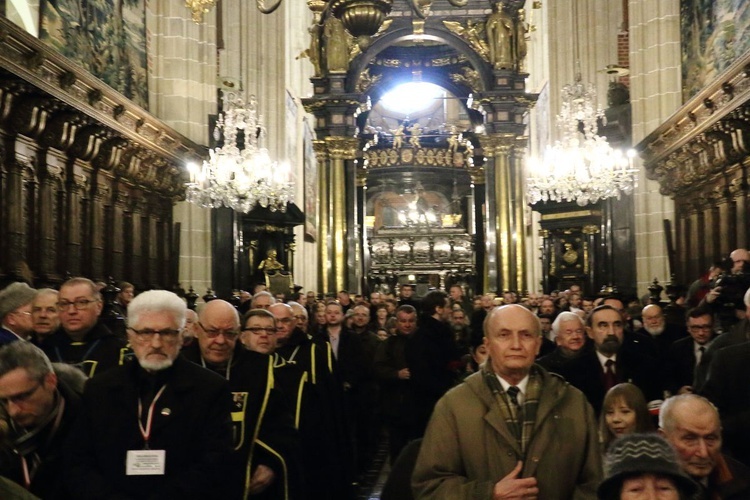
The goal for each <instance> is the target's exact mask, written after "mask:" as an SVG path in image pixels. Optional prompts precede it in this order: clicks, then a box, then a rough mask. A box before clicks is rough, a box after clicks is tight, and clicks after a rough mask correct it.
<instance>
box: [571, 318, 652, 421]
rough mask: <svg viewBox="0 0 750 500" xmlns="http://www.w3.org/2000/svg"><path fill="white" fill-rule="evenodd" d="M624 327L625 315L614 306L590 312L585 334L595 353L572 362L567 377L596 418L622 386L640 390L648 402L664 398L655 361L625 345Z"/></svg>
mask: <svg viewBox="0 0 750 500" xmlns="http://www.w3.org/2000/svg"><path fill="white" fill-rule="evenodd" d="M624 324H625V321H624V319H623V317H622V315H621V314H620V312H619V311H618V310H617V309H615V308H614V307H612V306H608V305H604V306H599V307H597V308H596V309H594V310H593V311H591V314H590V315H589V317H588V319H587V322H586V333H587V335H588V336H589V337H590V338H591V339H592V340H593V341H594V349H591V350H590V351H587V352H584V353H583V354H581V356H579V357H578V358H577V359H575V360H574V361H572V362H571V363H570V365H569V366H568V367H567V369H566V373H565V375H564V376H565V377H566V379H567V380H568V382H570V383H571V384H572V385H573V386H575V387H577V388H578V389H580V390H581V391H582V392H583V393H584V394H585V395H586V398H587V399H588V400H589V403H591V406H592V407H593V408H594V411H595V412H596V413H597V415H598V414H599V412H601V408H602V402H603V401H604V395H605V394H606V393H607V391H608V390H609V389H611V388H612V386H614V385H616V384H619V383H621V382H630V383H632V384H635V385H636V386H638V388H639V389H641V391H643V394H644V396H645V397H646V401H651V400H655V399H660V397H661V392H660V383H659V381H658V380H657V379H656V360H655V359H653V358H651V357H649V356H648V355H646V354H644V353H642V352H634V351H633V350H631V349H629V348H628V347H627V346H626V345H625V344H623V335H624V333H623V331H624Z"/></svg>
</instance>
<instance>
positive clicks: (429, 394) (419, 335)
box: [406, 290, 461, 435]
mask: <svg viewBox="0 0 750 500" xmlns="http://www.w3.org/2000/svg"><path fill="white" fill-rule="evenodd" d="M450 313H451V307H450V300H449V299H448V295H447V294H446V293H445V292H442V291H440V290H434V291H432V292H430V293H428V294H427V295H425V296H424V298H423V299H422V318H421V320H420V323H419V328H418V329H417V331H416V332H415V333H414V334H413V335H411V336H410V337H409V340H408V341H407V343H406V365H407V366H408V367H409V370H410V373H411V386H412V391H413V394H414V398H413V399H414V400H413V402H412V403H413V405H414V408H415V417H416V418H415V421H416V422H418V423H417V428H419V429H420V435H422V434H423V433H424V429H425V428H426V427H427V422H428V421H429V420H430V415H431V414H432V410H433V408H434V407H435V403H437V402H438V400H439V399H440V398H441V397H443V394H445V393H446V392H447V391H448V389H450V388H451V387H453V385H454V384H455V382H456V380H457V378H458V377H457V370H458V363H459V359H460V357H461V355H460V353H459V352H458V348H457V347H456V343H455V341H454V339H453V332H452V331H451V328H450V326H449V325H448V318H449V317H450Z"/></svg>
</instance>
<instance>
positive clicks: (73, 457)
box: [65, 290, 235, 500]
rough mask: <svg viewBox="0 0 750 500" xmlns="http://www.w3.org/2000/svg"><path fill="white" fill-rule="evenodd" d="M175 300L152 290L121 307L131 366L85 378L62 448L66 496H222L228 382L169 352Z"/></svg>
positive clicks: (177, 314) (178, 306) (175, 346)
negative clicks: (124, 308) (125, 315)
mask: <svg viewBox="0 0 750 500" xmlns="http://www.w3.org/2000/svg"><path fill="white" fill-rule="evenodd" d="M186 310H187V308H186V306H185V302H184V301H183V300H182V299H180V298H179V297H178V296H177V295H175V294H174V293H172V292H167V291H164V290H153V291H149V292H144V293H142V294H140V295H138V296H137V297H136V298H135V299H133V301H132V302H131V303H130V305H129V306H128V328H127V333H128V339H129V341H130V344H131V345H132V346H133V352H134V354H135V358H136V359H135V360H134V361H132V362H129V363H126V364H125V365H122V366H117V367H114V368H111V369H110V370H107V371H106V372H104V373H102V374H100V375H97V376H96V377H94V378H93V379H91V380H89V381H88V382H87V384H86V388H85V389H84V392H83V397H82V401H81V413H80V416H79V418H78V420H77V422H76V424H75V425H74V428H73V431H72V432H71V434H70V436H69V439H68V442H67V453H66V456H65V465H66V472H65V476H66V483H67V487H68V489H69V491H70V495H71V497H72V498H76V499H80V500H86V499H91V500H94V499H101V498H155V499H156V498H164V499H166V498H183V499H187V498H191V499H196V500H197V499H203V498H224V495H225V494H226V493H227V490H226V486H227V485H228V484H231V483H232V482H233V480H234V479H235V478H232V477H230V474H228V470H227V466H226V464H227V463H229V461H230V452H231V449H232V420H231V416H230V414H231V411H232V406H233V405H232V395H231V392H230V390H229V384H228V382H227V381H226V380H225V379H224V378H222V377H220V376H219V375H217V374H216V373H213V372H212V371H210V370H206V369H204V368H201V367H200V366H197V365H195V364H194V363H191V362H190V361H188V360H186V359H184V358H182V357H180V356H179V352H180V347H181V342H180V332H181V330H182V329H183V328H184V326H185V311H186Z"/></svg>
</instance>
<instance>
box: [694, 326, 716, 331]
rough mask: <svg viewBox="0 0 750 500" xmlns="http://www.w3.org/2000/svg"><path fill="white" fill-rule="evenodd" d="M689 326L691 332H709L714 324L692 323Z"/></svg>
mask: <svg viewBox="0 0 750 500" xmlns="http://www.w3.org/2000/svg"><path fill="white" fill-rule="evenodd" d="M688 328H689V330H690V331H691V332H697V331H699V330H701V331H704V332H707V331H709V330H711V329H712V328H713V326H712V325H690V326H689V327H688Z"/></svg>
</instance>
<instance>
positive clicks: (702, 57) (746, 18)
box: [680, 0, 750, 101]
mask: <svg viewBox="0 0 750 500" xmlns="http://www.w3.org/2000/svg"><path fill="white" fill-rule="evenodd" d="M680 32H681V39H682V97H683V101H687V100H688V99H690V98H691V97H692V96H694V95H695V94H697V93H698V92H699V91H700V90H701V89H702V88H703V87H705V86H706V85H708V84H709V83H711V82H712V81H713V80H714V79H715V78H716V77H717V76H718V75H719V74H720V73H721V72H722V71H724V70H725V69H727V68H728V67H729V66H730V65H731V64H732V63H733V62H734V61H735V60H737V59H738V58H739V57H741V56H742V55H743V54H744V53H745V52H746V51H747V50H748V49H750V1H749V0H680Z"/></svg>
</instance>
